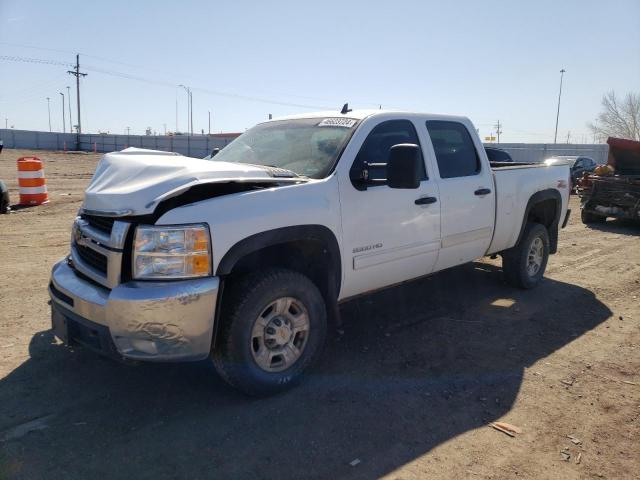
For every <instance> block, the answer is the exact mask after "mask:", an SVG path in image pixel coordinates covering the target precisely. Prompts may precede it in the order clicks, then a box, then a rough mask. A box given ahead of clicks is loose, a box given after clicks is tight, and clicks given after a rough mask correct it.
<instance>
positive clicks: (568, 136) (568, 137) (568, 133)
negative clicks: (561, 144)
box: [567, 131, 571, 143]
mask: <svg viewBox="0 0 640 480" xmlns="http://www.w3.org/2000/svg"><path fill="white" fill-rule="evenodd" d="M570 138H571V131H568V132H567V143H569V139H570Z"/></svg>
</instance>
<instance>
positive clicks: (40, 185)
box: [18, 157, 49, 205]
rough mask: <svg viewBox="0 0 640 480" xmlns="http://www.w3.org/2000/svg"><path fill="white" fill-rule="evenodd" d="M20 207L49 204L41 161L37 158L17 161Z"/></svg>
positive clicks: (25, 158)
mask: <svg viewBox="0 0 640 480" xmlns="http://www.w3.org/2000/svg"><path fill="white" fill-rule="evenodd" d="M18 186H19V187H20V205H42V204H43V203H48V202H49V194H48V193H47V185H46V182H45V178H44V169H43V168H42V160H40V159H39V158H38V157H21V158H19V159H18Z"/></svg>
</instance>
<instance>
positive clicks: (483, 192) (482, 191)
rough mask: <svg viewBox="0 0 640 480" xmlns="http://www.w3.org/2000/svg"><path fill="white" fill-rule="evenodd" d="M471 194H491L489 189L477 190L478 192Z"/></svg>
mask: <svg viewBox="0 0 640 480" xmlns="http://www.w3.org/2000/svg"><path fill="white" fill-rule="evenodd" d="M473 193H474V194H475V195H488V194H490V193H491V189H490V188H479V189H478V190H476V191H475V192H473Z"/></svg>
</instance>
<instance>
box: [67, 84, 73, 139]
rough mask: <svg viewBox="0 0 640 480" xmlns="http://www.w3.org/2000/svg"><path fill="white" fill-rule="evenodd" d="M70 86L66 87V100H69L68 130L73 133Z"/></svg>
mask: <svg viewBox="0 0 640 480" xmlns="http://www.w3.org/2000/svg"><path fill="white" fill-rule="evenodd" d="M70 89H71V87H67V101H68V102H69V131H70V132H71V133H73V120H71V91H70Z"/></svg>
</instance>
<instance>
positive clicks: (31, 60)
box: [0, 55, 73, 67]
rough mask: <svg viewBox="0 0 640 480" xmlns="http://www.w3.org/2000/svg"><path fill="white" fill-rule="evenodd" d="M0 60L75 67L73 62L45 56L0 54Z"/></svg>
mask: <svg viewBox="0 0 640 480" xmlns="http://www.w3.org/2000/svg"><path fill="white" fill-rule="evenodd" d="M0 60H6V61H9V62H23V63H39V64H45V65H59V66H62V67H73V64H72V63H68V62H60V61H58V60H48V59H43V58H32V57H19V56H15V55H0Z"/></svg>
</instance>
